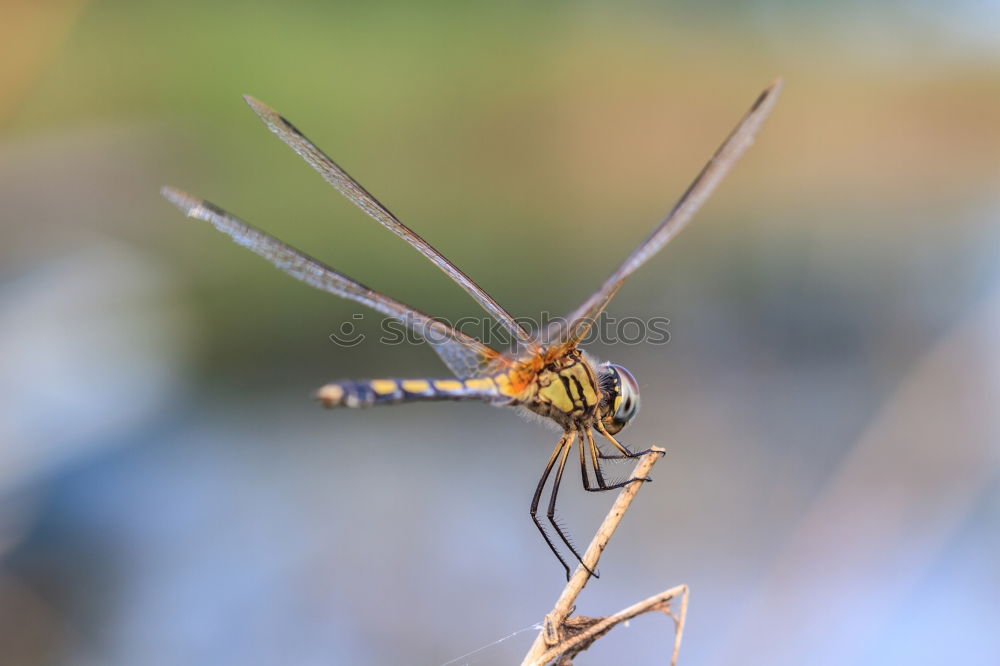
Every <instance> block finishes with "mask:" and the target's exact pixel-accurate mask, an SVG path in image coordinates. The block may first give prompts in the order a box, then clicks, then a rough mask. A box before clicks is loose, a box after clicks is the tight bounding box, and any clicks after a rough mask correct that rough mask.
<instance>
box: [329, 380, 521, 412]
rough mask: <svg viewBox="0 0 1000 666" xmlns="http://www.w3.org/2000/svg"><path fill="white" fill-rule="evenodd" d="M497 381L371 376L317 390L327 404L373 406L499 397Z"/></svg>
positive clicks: (488, 399)
mask: <svg viewBox="0 0 1000 666" xmlns="http://www.w3.org/2000/svg"><path fill="white" fill-rule="evenodd" d="M500 397H501V396H500V394H499V393H498V392H497V386H496V383H495V382H494V381H493V380H492V379H490V378H488V377H487V378H483V379H371V380H368V381H359V382H337V383H335V384H327V385H326V386H324V387H323V388H321V389H320V390H319V391H317V392H316V399H317V400H319V401H320V402H321V403H323V405H324V406H326V407H371V406H373V405H394V404H398V403H401V402H418V401H430V400H485V401H487V402H491V401H493V400H496V399H498V398H500Z"/></svg>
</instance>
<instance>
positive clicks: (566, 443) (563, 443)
mask: <svg viewBox="0 0 1000 666" xmlns="http://www.w3.org/2000/svg"><path fill="white" fill-rule="evenodd" d="M575 439H576V432H575V431H573V430H567V431H566V432H565V433H563V436H562V437H561V438H560V439H559V443H558V444H556V447H555V448H554V449H552V455H551V456H549V462H548V463H546V464H545V470H544V471H543V472H542V478H541V479H539V480H538V486H537V487H536V488H535V494H534V496H532V498H531V509H530V513H531V520H532V521H533V522H534V523H535V527H537V528H538V531H539V532H541V533H542V538H543V539H545V543H546V544H548V546H549V550H551V551H552V552H553V554H554V555H555V556H556V559H558V560H559V564H561V565H563V569H565V570H566V578H567V580H568V579H569V565H568V564H566V560H564V559H563V556H562V555H561V554H560V553H559V551H558V550H556V546H555V544H554V543H552V539H551V538H549V533H548V532H546V531H545V528H544V527H543V526H542V521H540V520H538V502H539V500H540V499H541V497H542V489H543V488H545V482H546V481H548V480H549V474H550V473H551V472H552V466H553V465H554V464H555V462H556V458H557V457H558V456H559V454H560V453H561V452H562V451H563V449H564V448H565V449H568V448H570V447H572V446H573V440H575ZM575 554H576V553H575V552H574V555H575Z"/></svg>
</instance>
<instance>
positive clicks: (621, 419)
mask: <svg viewBox="0 0 1000 666" xmlns="http://www.w3.org/2000/svg"><path fill="white" fill-rule="evenodd" d="M781 85H782V84H781V80H780V79H778V80H776V81H774V82H773V83H772V84H771V85H770V86H768V87H767V88H766V89H764V91H763V92H761V93H760V95H759V96H758V97H757V99H756V101H754V103H753V105H752V106H751V107H750V109H749V111H747V112H746V113H745V115H744V116H743V117H742V119H741V120H740V121H739V123H738V124H737V125H736V127H735V128H734V129H733V130H732V131H731V133H730V134H729V135H728V137H727V138H726V139H725V141H723V143H722V145H721V146H720V147H719V148H718V149H717V150H716V151H715V153H714V154H713V155H712V157H711V158H710V159H709V161H708V163H707V164H706V165H705V166H704V167H703V168H702V170H701V171H700V172H699V173H698V175H697V176H696V177H695V179H694V181H693V182H692V183H691V184H690V185H689V186H688V188H687V190H685V191H684V193H683V194H682V195H681V197H680V199H679V200H678V201H677V203H676V204H674V206H673V208H671V209H670V211H669V212H668V213H667V215H666V217H665V218H663V220H662V221H661V222H660V223H659V225H657V226H656V228H654V229H653V231H652V232H651V233H650V234H649V235H648V236H647V237H646V238H645V239H644V240H643V241H642V242H641V243H639V245H638V246H637V247H636V248H635V249H634V250H633V251H632V253H631V254H629V255H628V256H627V257H626V258H625V260H624V261H623V262H622V264H621V265H620V266H619V267H618V268H617V270H615V271H614V272H613V273H612V274H611V275H610V276H609V277H608V278H607V279H606V280H605V281H604V283H603V284H601V285H600V287H599V288H598V289H597V291H595V292H594V293H593V294H592V295H591V296H590V297H589V298H588V299H587V300H586V301H584V302H583V304H581V305H580V307H578V308H577V309H576V310H573V311H572V312H571V313H570V314H569V315H568V316H567V317H565V318H564V319H562V320H559V321H558V322H557V323H556V324H554V325H553V326H551V327H549V328H547V329H546V330H545V332H544V335H539V333H538V332H536V333H534V334H533V333H530V332H529V331H528V330H527V329H526V328H524V327H523V326H522V324H521V323H519V322H518V321H517V320H516V319H515V318H514V317H513V316H512V315H511V314H510V313H509V312H508V311H507V310H505V309H504V308H503V307H501V306H500V304H499V303H497V302H496V301H495V300H494V299H493V298H492V297H491V296H490V295H489V294H487V293H486V292H485V291H484V290H483V289H482V288H481V287H480V286H479V285H478V284H476V283H475V282H474V281H473V280H472V278H470V277H469V276H468V275H466V274H465V273H464V272H462V271H461V270H460V269H459V268H458V267H457V266H455V264H453V263H452V262H451V261H449V260H448V259H446V258H445V257H444V256H443V255H442V254H441V253H440V252H438V251H437V250H435V249H434V248H433V247H432V246H431V244H430V243H428V242H427V241H425V240H424V239H423V238H421V237H420V236H419V235H417V233H416V232H414V231H413V230H412V229H410V228H409V227H408V226H406V225H405V224H403V223H402V222H400V221H399V219H397V218H396V216H395V215H393V214H392V213H391V212H389V209H387V208H386V207H385V206H383V205H382V204H381V203H380V202H379V201H378V200H377V199H376V198H375V197H374V196H372V195H371V194H370V193H369V192H368V191H367V190H365V189H364V188H363V187H362V186H361V185H359V184H358V182H357V181H355V180H354V179H353V178H352V177H351V176H349V175H348V174H347V172H346V171H344V170H343V169H342V168H341V167H340V166H338V165H337V163H335V162H334V161H333V160H332V159H330V158H329V157H328V156H327V155H326V154H325V153H324V152H323V151H321V150H320V149H319V148H317V147H316V145H315V144H313V143H312V142H311V141H310V140H309V139H307V138H306V137H305V135H304V134H303V133H302V132H301V131H299V130H298V129H297V128H296V127H295V125H293V124H292V123H290V122H289V121H288V120H286V119H285V118H284V117H283V116H282V115H280V114H279V113H278V112H277V111H275V110H274V109H272V108H271V107H269V106H267V105H266V104H264V103H263V102H261V101H259V100H257V99H255V98H253V97H250V96H249V95H247V96H244V99H245V100H246V102H247V104H249V105H250V108H251V109H253V111H254V112H255V113H256V114H257V116H258V117H259V118H260V119H261V120H262V121H263V122H264V124H265V125H266V126H267V128H268V129H269V130H270V131H271V132H273V133H274V134H275V135H277V136H278V138H279V139H281V140H282V141H283V142H284V143H286V144H287V145H288V146H289V147H290V148H291V149H292V150H293V151H295V152H296V153H297V154H298V155H299V157H301V158H302V159H303V160H305V161H306V162H307V163H308V164H309V166H311V167H312V168H313V169H315V170H316V171H317V172H319V174H320V175H321V176H322V177H323V178H324V179H325V180H326V181H327V182H328V183H329V184H330V185H332V186H333V187H334V189H336V190H337V191H338V192H340V194H342V195H343V196H345V197H346V198H347V199H349V200H350V201H351V202H353V203H354V204H355V205H356V206H358V207H359V208H360V209H361V210H363V211H364V212H365V213H367V214H368V215H369V216H370V217H371V218H373V219H374V220H375V221H376V222H378V223H379V224H381V225H382V226H384V227H385V228H387V229H388V230H389V231H391V232H393V233H394V234H396V235H397V236H399V237H400V238H402V239H403V240H404V241H406V242H407V243H409V244H410V245H411V246H412V247H413V248H414V249H416V250H417V251H418V252H419V253H420V254H422V255H424V256H425V257H426V258H427V259H429V260H430V261H431V262H432V263H433V264H434V265H436V266H437V267H438V268H439V269H441V270H442V271H444V273H445V274H446V275H448V277H450V278H451V279H452V280H453V281H454V282H455V283H456V284H458V286H459V287H461V288H462V289H464V290H465V291H466V292H467V293H468V294H469V295H470V296H471V297H472V298H473V300H475V301H476V302H477V303H478V304H479V305H480V306H481V307H482V308H483V309H484V310H485V311H486V312H487V313H488V314H489V315H490V316H491V317H492V318H493V319H495V320H496V321H497V322H498V323H499V324H500V326H501V327H502V328H503V330H504V331H506V332H507V333H508V334H509V335H510V337H511V341H512V344H511V349H509V350H507V351H498V350H497V349H495V348H493V347H491V346H489V345H487V344H484V343H483V342H481V341H480V340H478V339H477V338H475V337H472V336H470V335H468V334H466V333H464V332H462V331H460V330H458V329H457V328H454V327H452V326H450V325H449V324H447V323H446V322H444V321H441V320H439V319H435V318H433V317H431V316H429V315H426V314H424V313H423V312H421V311H419V310H417V309H415V308H412V307H410V306H409V305H405V304H404V303H401V302H400V301H397V300H395V299H393V298H391V297H389V296H386V295H384V294H382V293H379V292H377V291H375V290H374V289H371V288H369V287H366V286H364V285H363V284H361V283H360V282H357V281H356V280H354V279H352V278H350V277H348V276H347V275H344V274H343V273H340V272H338V271H336V270H334V269H333V268H331V267H329V266H327V265H325V264H323V263H321V262H320V261H318V260H316V259H313V258H312V257H310V256H308V255H306V254H305V253H303V252H300V251H299V250H297V249H295V248H293V247H291V246H289V245H286V244H285V243H283V242H281V241H280V240H278V239H277V238H275V237H274V236H271V235H269V234H267V233H265V232H264V231H261V230H260V229H257V228H255V227H253V226H251V225H249V224H247V223H246V222H244V221H242V220H240V219H239V218H237V217H235V216H233V215H231V214H230V213H227V212H226V211H224V210H223V209H221V208H219V207H218V206H216V205H214V204H212V203H209V202H208V201H205V200H204V199H200V198H197V197H194V196H191V195H189V194H186V193H185V192H182V191H181V190H178V189H176V188H173V187H164V188H163V189H162V190H161V192H162V194H163V196H164V197H166V199H167V200H169V201H170V202H171V203H172V204H174V205H175V206H177V208H179V209H180V210H181V212H183V213H184V214H185V215H186V216H188V217H192V218H196V219H200V220H204V221H205V222H208V223H210V224H211V225H213V226H214V227H215V228H216V229H218V230H219V231H221V232H223V233H225V234H227V235H228V236H230V237H231V238H232V239H233V240H234V241H235V242H236V243H237V244H239V245H241V246H243V247H245V248H247V249H248V250H250V251H251V252H254V253H256V254H258V255H260V256H261V257H263V258H264V259H266V260H268V261H269V262H271V263H272V264H273V265H274V266H276V267H277V268H279V269H280V270H282V271H284V272H285V273H287V274H289V275H291V276H292V277H294V278H296V279H298V280H301V281H302V282H305V283H306V284H308V285H310V286H312V287H315V288H316V289H320V290H323V291H326V292H329V293H332V294H335V295H337V296H340V297H343V298H346V299H350V300H353V301H355V302H357V303H360V304H362V305H365V306H367V307H369V308H372V309H373V310H375V311H377V312H379V313H380V314H382V315H384V316H386V317H391V318H394V319H396V320H398V321H399V322H401V323H402V324H404V325H405V326H406V327H408V328H409V329H410V330H411V331H413V332H414V333H416V334H417V335H419V336H420V337H422V338H423V339H424V340H425V341H426V342H427V343H428V344H430V345H431V347H432V348H433V350H434V351H435V352H436V353H437V355H438V356H439V357H440V358H441V360H442V361H443V362H444V365H445V366H446V367H447V368H448V370H450V371H451V373H452V375H454V377H451V378H443V379H427V378H413V379H406V378H391V379H372V380H365V381H338V382H334V383H330V384H327V385H325V386H323V387H321V388H320V389H319V390H318V391H317V392H316V399H317V400H318V401H319V402H320V403H322V404H323V405H325V406H327V407H348V408H360V407H371V406H374V405H390V404H400V403H410V402H423V401H440V400H459V401H480V402H485V403H488V404H491V405H497V406H504V407H515V408H519V409H521V410H527V411H528V412H531V413H534V414H537V415H539V416H541V417H543V418H544V419H549V420H551V421H553V422H555V424H556V425H557V426H558V427H559V428H560V429H561V430H562V435H561V436H560V438H559V441H558V442H557V443H556V444H555V447H554V448H553V449H552V453H551V454H550V455H549V458H548V461H547V462H546V463H545V467H544V469H543V470H542V475H541V478H540V479H539V481H538V485H537V486H536V488H535V491H534V494H533V495H532V498H531V505H530V511H529V513H530V515H531V519H532V521H533V522H534V524H535V526H536V527H537V529H538V531H539V532H540V533H541V535H542V538H543V539H544V540H545V543H546V544H547V545H548V547H549V548H550V549H551V550H552V552H553V553H554V554H555V556H556V558H558V560H559V562H560V564H562V566H563V568H564V569H565V572H566V577H567V579H568V578H569V576H570V567H569V564H568V563H567V558H565V557H564V556H563V554H562V553H561V552H560V550H559V548H557V547H556V542H555V540H554V539H553V537H552V534H555V535H556V536H557V537H558V539H559V542H560V543H561V544H562V545H563V547H565V548H566V550H567V551H568V552H569V553H570V554H572V556H573V558H574V559H575V560H576V561H577V562H579V563H580V565H581V566H583V567H584V568H586V569H587V571H588V572H589V573H590V574H591V575H593V576H596V575H597V573H596V572H595V571H592V570H590V568H589V567H587V565H586V564H584V562H583V558H582V557H581V556H580V553H579V552H578V551H577V549H576V547H575V546H574V545H573V543H572V541H571V540H570V539H569V537H568V535H567V533H566V531H565V530H564V529H563V527H562V526H561V524H560V523H559V521H557V520H556V499H557V497H558V495H559V486H560V483H561V482H562V478H563V473H564V471H565V469H566V464H567V462H568V460H569V457H570V453H571V451H572V449H573V446H574V443H576V444H577V451H578V454H579V464H580V474H581V478H582V482H583V487H584V489H585V490H587V491H590V492H602V491H609V490H614V489H616V488H622V487H624V486H626V485H628V484H631V483H642V482H645V481H649V480H650V479H648V478H629V479H626V480H624V481H618V482H609V481H608V480H607V479H606V478H605V474H604V469H603V467H602V461H604V460H609V459H619V460H621V459H628V458H636V457H639V456H641V455H644V454H645V453H647V452H648V451H649V449H647V450H644V451H633V450H631V449H629V448H628V447H627V446H625V444H623V443H622V442H620V441H619V440H618V438H617V437H616V435H618V434H619V433H620V432H621V430H622V429H623V428H625V426H627V425H628V424H629V423H631V422H632V421H633V420H634V419H635V417H636V415H637V414H638V412H639V384H638V382H637V381H636V379H635V376H634V375H633V374H632V373H631V372H629V371H628V370H627V369H626V368H624V367H623V366H621V365H618V364H616V363H611V362H598V361H597V360H595V359H594V358H592V357H591V356H590V355H588V354H587V353H585V352H584V351H583V350H581V349H580V344H581V342H582V341H584V339H585V338H586V337H587V334H588V332H589V331H590V330H591V327H592V326H593V325H594V323H595V321H596V320H597V318H598V317H599V316H600V315H601V314H602V313H603V312H604V311H605V309H606V308H607V307H608V304H609V303H610V302H611V299H612V298H613V297H614V296H615V294H616V293H618V290H619V289H620V288H621V287H622V285H623V283H624V282H625V280H626V279H627V278H628V277H629V276H630V275H632V274H633V273H634V272H635V271H636V270H638V268H639V267H640V266H642V265H643V264H645V263H646V262H647V261H648V260H649V259H650V258H651V257H652V256H653V255H655V254H656V253H657V252H659V251H660V250H661V249H663V247H664V246H665V245H666V244H667V243H668V242H670V240H672V239H673V238H674V236H676V235H677V233H678V232H680V231H681V229H683V228H684V227H685V226H686V225H687V224H688V222H690V220H691V219H692V217H693V216H694V215H695V213H696V212H697V210H698V209H699V208H700V207H701V206H702V204H703V203H704V202H705V201H706V200H707V198H708V197H709V195H710V194H711V193H712V191H713V190H714V189H715V188H716V186H717V185H718V184H719V183H720V182H721V181H722V179H723V177H724V176H725V175H726V174H727V173H728V172H729V170H730V169H731V168H732V167H733V165H734V164H735V163H736V161H737V160H738V159H739V158H740V157H741V156H742V155H743V153H744V152H745V151H746V150H747V148H749V146H750V145H751V144H752V143H753V140H754V137H755V136H756V134H757V133H758V131H759V130H760V128H761V126H762V125H763V122H764V120H765V118H766V117H767V116H768V115H769V113H770V112H771V109H772V107H773V106H774V103H775V101H776V100H777V97H778V94H779V92H780V90H781ZM598 437H599V438H601V440H603V442H606V444H604V447H603V448H602V447H601V446H599V445H598V440H597V438H598ZM609 445H610V447H612V449H613V452H612V453H608V452H606V449H607V447H608V446H609ZM553 471H554V476H553ZM550 477H552V483H551V486H550V489H549V498H548V506H547V510H546V512H545V522H543V520H542V518H541V517H540V516H539V504H540V502H541V499H542V495H543V493H544V490H545V487H546V484H547V483H548V481H549V478H550ZM545 523H547V524H548V526H549V528H550V529H551V533H550V531H549V529H546V524H545Z"/></svg>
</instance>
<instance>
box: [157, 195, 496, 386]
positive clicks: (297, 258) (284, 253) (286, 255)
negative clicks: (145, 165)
mask: <svg viewBox="0 0 1000 666" xmlns="http://www.w3.org/2000/svg"><path fill="white" fill-rule="evenodd" d="M161 193H162V194H163V196H164V197H166V198H167V200H168V201H170V203H172V204H174V205H175V206H177V207H178V208H179V209H180V210H181V212H182V213H184V214H185V215H187V216H188V217H195V218H198V219H200V220H205V221H206V222H210V223H211V224H212V226H214V227H215V228H216V229H218V230H219V231H221V232H223V233H224V234H228V235H229V236H230V237H231V238H232V239H233V240H234V241H236V242H237V243H238V244H239V245H242V246H243V247H245V248H247V249H248V250H250V251H251V252H254V253H256V254H259V255H260V256H262V257H264V258H265V259H267V260H268V261H270V262H271V263H272V264H274V265H275V266H277V267H278V268H280V269H281V270H283V271H284V272H286V273H288V274H289V275H291V276H292V277H293V278H295V279H297V280H301V281H302V282H305V283H306V284H308V285H310V286H312V287H315V288H317V289H322V290H323V291H328V292H330V293H331V294H336V295H337V296H342V297H344V298H348V299H350V300H352V301H356V302H358V303H361V304H363V305H367V306H368V307H370V308H372V309H373V310H375V311H377V312H380V313H382V314H384V315H386V316H389V317H394V318H395V319H398V320H399V321H400V322H402V323H403V324H404V325H406V326H407V327H409V328H410V330H412V331H413V332H414V333H416V334H418V335H419V336H420V337H422V338H423V339H424V340H426V341H427V343H428V344H430V345H431V347H432V348H433V349H434V351H435V352H437V355H438V356H440V357H441V360H442V361H444V363H445V365H446V366H448V369H449V370H451V371H452V372H453V373H455V375H457V376H458V377H460V378H462V379H470V378H473V377H478V376H482V375H484V374H492V373H493V372H496V371H499V370H502V369H504V368H506V367H507V366H509V365H510V363H511V361H510V359H509V358H507V357H506V356H504V355H503V354H500V353H499V352H497V351H496V350H494V349H492V348H490V347H487V346H486V345H484V344H483V343H482V342H480V341H479V340H476V339H475V338H473V337H471V336H469V335H466V334H465V333H462V332H461V331H459V330H458V329H455V328H453V327H451V326H449V325H448V324H445V323H444V322H441V321H438V320H436V319H433V318H431V317H429V316H427V315H425V314H424V313H422V312H420V311H419V310H415V309H413V308H411V307H410V306H408V305H404V304H403V303H400V302H399V301H397V300H395V299H392V298H389V297H388V296H385V295H383V294H380V293H379V292H377V291H375V290H374V289H370V288H369V287H366V286H364V285H363V284H361V283H359V282H356V281H354V280H352V279H351V278H349V277H347V276H346V275H344V274H342V273H339V272H337V271H335V270H333V269H332V268H330V267H329V266H326V265H324V264H322V263H320V262H319V261H316V260H315V259H312V258H311V257H309V256H307V255H305V254H303V253H302V252H299V251H298V250H296V249H295V248H293V247H291V246H289V245H285V244H284V243H282V242H281V241H279V240H278V239H277V238H274V237H273V236H270V235H268V234H266V233H264V232H263V231H260V230H259V229H256V228H254V227H252V226H250V225H249V224H247V223H245V222H243V221H242V220H239V219H237V218H236V217H234V216H232V215H230V214H229V213H227V212H226V211H224V210H222V209H221V208H218V207H217V206H215V205H213V204H211V203H209V202H207V201H204V200H202V199H198V198H196V197H192V196H191V195H189V194H186V193H184V192H181V191H180V190H177V189H174V188H172V187H164V188H163V189H162V190H161Z"/></svg>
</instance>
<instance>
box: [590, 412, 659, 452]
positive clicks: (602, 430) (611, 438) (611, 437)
mask: <svg viewBox="0 0 1000 666" xmlns="http://www.w3.org/2000/svg"><path fill="white" fill-rule="evenodd" d="M597 429H598V431H600V433H601V434H602V435H604V438H605V439H606V440H608V441H609V442H611V443H612V444H614V445H615V448H616V449H618V450H619V451H621V452H622V455H620V456H609V455H605V454H604V453H601V454H600V457H601V458H603V459H605V460H622V459H623V458H641V457H642V456H644V455H646V454H647V453H649V452H650V451H652V449H643V450H642V451H635V452H633V451H630V450H629V448H628V447H627V446H625V445H624V444H622V443H621V442H619V441H618V440H617V439H615V437H614V435H612V434H611V433H610V432H608V429H607V428H605V427H604V424H603V423H601V422H600V421H598V422H597Z"/></svg>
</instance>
